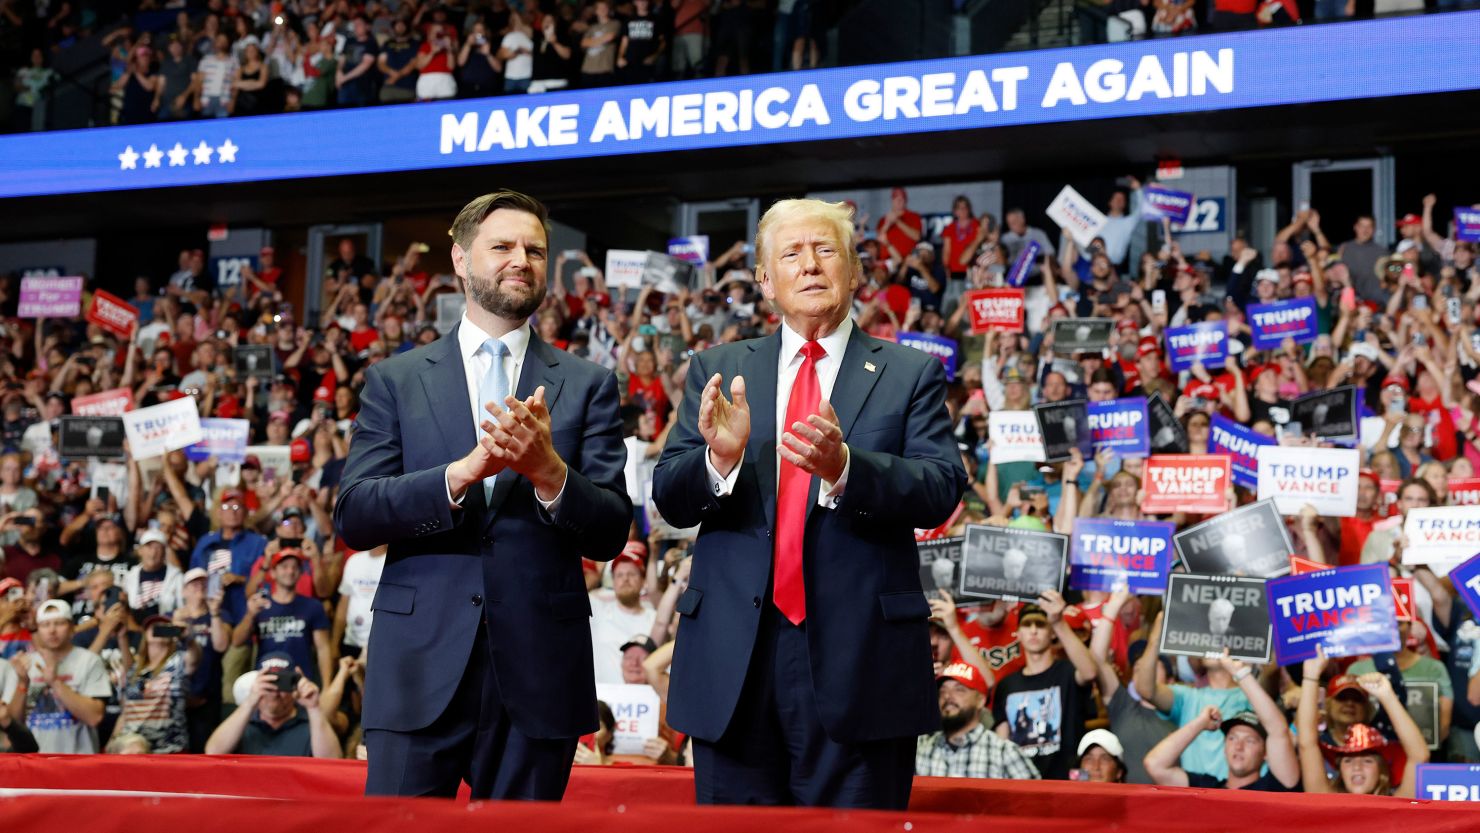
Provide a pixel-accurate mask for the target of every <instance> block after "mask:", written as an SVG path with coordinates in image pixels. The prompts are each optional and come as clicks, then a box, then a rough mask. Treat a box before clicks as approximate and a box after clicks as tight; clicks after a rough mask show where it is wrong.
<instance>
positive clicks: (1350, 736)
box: [1320, 723, 1394, 767]
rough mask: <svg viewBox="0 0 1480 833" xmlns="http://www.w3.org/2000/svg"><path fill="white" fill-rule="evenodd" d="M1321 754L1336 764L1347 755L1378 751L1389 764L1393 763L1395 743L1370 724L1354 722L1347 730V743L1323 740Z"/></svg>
mask: <svg viewBox="0 0 1480 833" xmlns="http://www.w3.org/2000/svg"><path fill="white" fill-rule="evenodd" d="M1320 744H1321V754H1322V755H1324V756H1326V760H1328V761H1330V762H1331V764H1332V765H1333V766H1334V765H1335V764H1336V761H1337V759H1338V758H1342V757H1345V756H1347V755H1364V754H1368V753H1376V754H1378V755H1381V756H1382V757H1383V758H1384V759H1386V760H1387V762H1388V766H1389V767H1391V766H1392V764H1393V752H1394V750H1393V745H1392V744H1390V743H1388V739H1387V738H1385V737H1383V735H1382V732H1379V731H1377V730H1376V729H1374V728H1372V727H1371V726H1368V725H1367V724H1366V723H1353V724H1352V725H1351V726H1350V727H1348V728H1347V730H1346V743H1343V744H1335V743H1326V742H1325V741H1321V742H1320Z"/></svg>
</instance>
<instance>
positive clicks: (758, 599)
mask: <svg viewBox="0 0 1480 833" xmlns="http://www.w3.org/2000/svg"><path fill="white" fill-rule="evenodd" d="M750 603H751V604H753V605H755V606H756V607H760V606H761V597H760V596H756V597H755V598H754V599H751V600H750Z"/></svg>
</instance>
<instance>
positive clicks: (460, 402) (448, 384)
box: [421, 324, 476, 460]
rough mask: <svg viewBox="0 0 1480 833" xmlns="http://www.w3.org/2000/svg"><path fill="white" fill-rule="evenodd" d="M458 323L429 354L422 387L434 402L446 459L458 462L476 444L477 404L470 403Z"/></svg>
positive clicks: (434, 411) (433, 409) (422, 377)
mask: <svg viewBox="0 0 1480 833" xmlns="http://www.w3.org/2000/svg"><path fill="white" fill-rule="evenodd" d="M461 326H462V325H461V324H458V325H456V326H454V327H453V328H452V331H451V332H449V333H448V334H447V335H445V336H442V339H441V341H439V342H438V343H437V345H436V347H435V348H433V349H432V350H429V351H427V362H428V367H427V368H426V370H425V372H423V373H422V374H421V385H422V388H423V389H424V390H425V391H426V395H427V401H428V402H430V403H431V413H432V414H434V415H435V416H436V417H437V418H436V419H434V420H433V422H434V423H436V425H437V427H438V429H440V431H441V434H442V446H443V452H444V453H443V455H442V456H443V457H444V458H446V459H448V460H456V459H458V458H460V457H462V456H463V455H464V454H467V453H468V450H469V449H471V448H472V447H473V443H474V442H476V437H475V436H474V432H473V423H472V413H473V403H472V402H470V401H468V379H467V371H466V370H465V369H464V368H463V359H462V356H461V355H459V353H458V343H457V331H458V329H459V328H460V327H461Z"/></svg>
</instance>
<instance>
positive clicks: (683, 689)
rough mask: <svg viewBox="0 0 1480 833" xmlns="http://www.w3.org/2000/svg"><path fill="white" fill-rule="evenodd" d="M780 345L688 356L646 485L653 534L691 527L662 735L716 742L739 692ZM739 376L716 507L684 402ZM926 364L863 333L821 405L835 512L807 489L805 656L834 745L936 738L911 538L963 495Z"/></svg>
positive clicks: (762, 602)
mask: <svg viewBox="0 0 1480 833" xmlns="http://www.w3.org/2000/svg"><path fill="white" fill-rule="evenodd" d="M780 349H781V336H780V334H776V335H772V336H769V337H766V338H761V339H754V340H751V341H743V342H740V343H738V344H730V345H725V346H722V347H716V348H714V349H711V350H706V351H705V352H703V353H700V354H698V355H696V356H694V358H693V360H692V363H691V365H690V368H689V376H688V383H687V384H688V387H687V391H686V393H685V394H684V400H683V410H682V412H681V413H680V415H679V422H678V425H677V426H675V428H674V429H673V431H672V433H671V434H670V435H669V437H668V444H667V446H666V447H665V448H664V449H663V454H662V456H661V457H660V458H659V460H658V465H657V468H656V470H655V471H654V474H653V499H654V500H656V501H657V504H658V509H659V511H661V512H662V514H663V517H664V519H665V520H667V521H668V522H669V523H672V524H673V525H674V526H676V527H689V526H696V525H699V526H700V530H699V540H698V543H697V546H696V548H695V551H694V566H693V572H692V574H691V576H690V580H689V587H688V590H686V591H685V592H684V594H683V596H682V597H680V599H679V602H678V610H679V612H680V613H681V614H683V619H682V622H681V625H680V627H679V629H678V637H677V644H676V645H675V646H674V657H673V667H672V671H671V674H672V676H671V678H670V682H669V705H668V722H669V723H670V724H672V726H673V727H674V728H676V729H679V730H681V731H684V732H688V733H689V734H691V735H693V736H695V737H697V738H700V739H702V740H708V741H717V740H719V738H720V736H721V735H723V734H724V732H725V730H726V728H727V727H728V726H729V724H730V719H731V716H732V715H733V714H734V711H735V704H736V701H737V700H738V699H739V696H740V690H741V687H742V685H743V683H744V681H745V675H746V669H747V668H748V667H749V664H750V658H751V653H752V651H753V650H754V648H755V644H756V633H757V628H758V626H759V623H760V617H761V615H762V614H763V612H764V609H765V606H766V605H769V604H770V600H769V598H768V596H767V593H768V587H769V581H770V576H771V561H772V550H773V546H774V544H773V537H772V530H773V529H775V525H776V465H777V459H778V458H777V456H776V442H777V438H776V417H775V414H776V374H777V364H778V356H779V352H780ZM716 372H718V373H720V374H721V375H722V376H723V377H724V390H725V391H727V392H728V391H729V388H730V381H731V380H732V379H733V378H734V377H735V376H736V375H742V376H744V377H745V390H746V394H747V398H748V399H749V401H750V414H751V419H750V441H749V444H748V445H747V446H746V449H745V461H744V463H743V464H742V466H741V472H740V475H739V478H738V480H737V481H736V484H735V490H734V492H733V493H731V494H730V495H729V496H728V497H725V498H716V497H715V496H714V494H713V490H712V489H711V488H710V486H709V480H708V476H707V474H706V471H705V453H706V451H707V447H706V446H705V444H704V438H703V437H701V436H700V435H699V431H698V424H697V418H698V411H697V409H696V406H697V404H698V402H699V397H700V392H701V391H702V390H703V388H704V383H705V382H706V381H707V380H708V378H709V377H710V376H712V375H713V374H714V373H716ZM945 393H946V380H945V372H944V370H943V368H942V366H941V363H940V361H939V360H938V359H936V358H934V357H932V356H928V355H926V354H925V353H922V352H920V351H918V350H914V349H911V348H908V347H900V346H898V345H896V344H892V343H889V342H884V341H879V340H877V339H874V338H871V337H869V336H867V335H864V334H863V333H862V332H861V331H859V330H857V329H856V328H855V329H854V330H853V334H852V336H851V337H850V338H849V341H848V347H847V349H846V350H845V351H844V353H843V360H842V364H841V365H840V367H839V369H838V377H837V381H836V383H835V384H834V386H833V393H832V400H831V401H832V404H833V408H834V409H835V410H836V411H837V414H838V419H839V421H840V423H841V427H842V430H843V435H844V437H845V440H846V442H847V443H848V448H849V452H850V454H851V462H850V464H849V465H850V468H849V472H848V484H847V487H846V488H845V489H844V492H843V496H842V499H841V501H840V502H839V504H838V506H837V507H835V508H833V509H824V508H822V507H819V506H818V505H817V489H818V485H819V481H818V479H817V478H815V477H814V478H813V479H812V489H811V494H810V496H809V499H808V504H807V505H808V510H807V521H806V523H807V529H806V538H805V550H804V566H803V571H804V577H805V582H806V592H807V622H806V629H807V646H808V649H809V653H810V657H811V663H812V686H813V690H814V692H815V695H816V697H817V705H818V707H819V709H820V710H821V714H822V723H823V728H824V729H825V730H826V731H827V734H828V736H829V737H831V738H832V739H833V740H836V741H841V742H861V741H868V740H876V739H880V738H898V737H906V736H911V735H920V734H925V733H928V732H933V731H935V730H936V729H939V728H940V712H939V709H938V708H937V705H936V693H935V681H934V679H933V676H932V673H931V663H930V637H929V625H928V624H927V620H928V619H929V616H930V608H929V605H928V604H927V603H926V601H925V595H924V592H923V591H922V589H921V587H920V568H919V563H920V559H919V555H918V554H917V551H916V549H915V539H914V530H915V528H916V527H923V528H930V527H934V526H938V525H939V524H941V523H943V522H944V521H945V520H946V518H947V517H949V516H950V514H951V512H952V511H953V510H954V509H955V508H956V505H957V502H958V501H959V500H960V498H961V494H962V492H963V491H964V490H965V488H966V473H965V470H964V469H963V468H962V464H961V455H960V452H959V451H957V449H956V441H955V439H954V437H953V436H952V434H951V424H950V418H949V416H948V415H947V413H946V407H945Z"/></svg>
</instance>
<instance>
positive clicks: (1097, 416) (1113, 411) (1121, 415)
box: [1085, 396, 1151, 457]
mask: <svg viewBox="0 0 1480 833" xmlns="http://www.w3.org/2000/svg"><path fill="white" fill-rule="evenodd" d="M1085 413H1086V415H1087V416H1088V418H1089V437H1090V443H1091V444H1092V445H1093V446H1094V449H1095V451H1096V452H1099V451H1105V450H1108V451H1114V452H1115V453H1117V454H1119V455H1120V456H1122V457H1145V456H1146V455H1147V454H1150V453H1151V432H1150V430H1149V423H1150V421H1149V420H1148V419H1147V416H1146V400H1145V398H1144V397H1140V396H1135V397H1130V398H1128V399H1112V400H1110V401H1108V402H1091V403H1089V404H1088V405H1086V406H1085Z"/></svg>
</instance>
